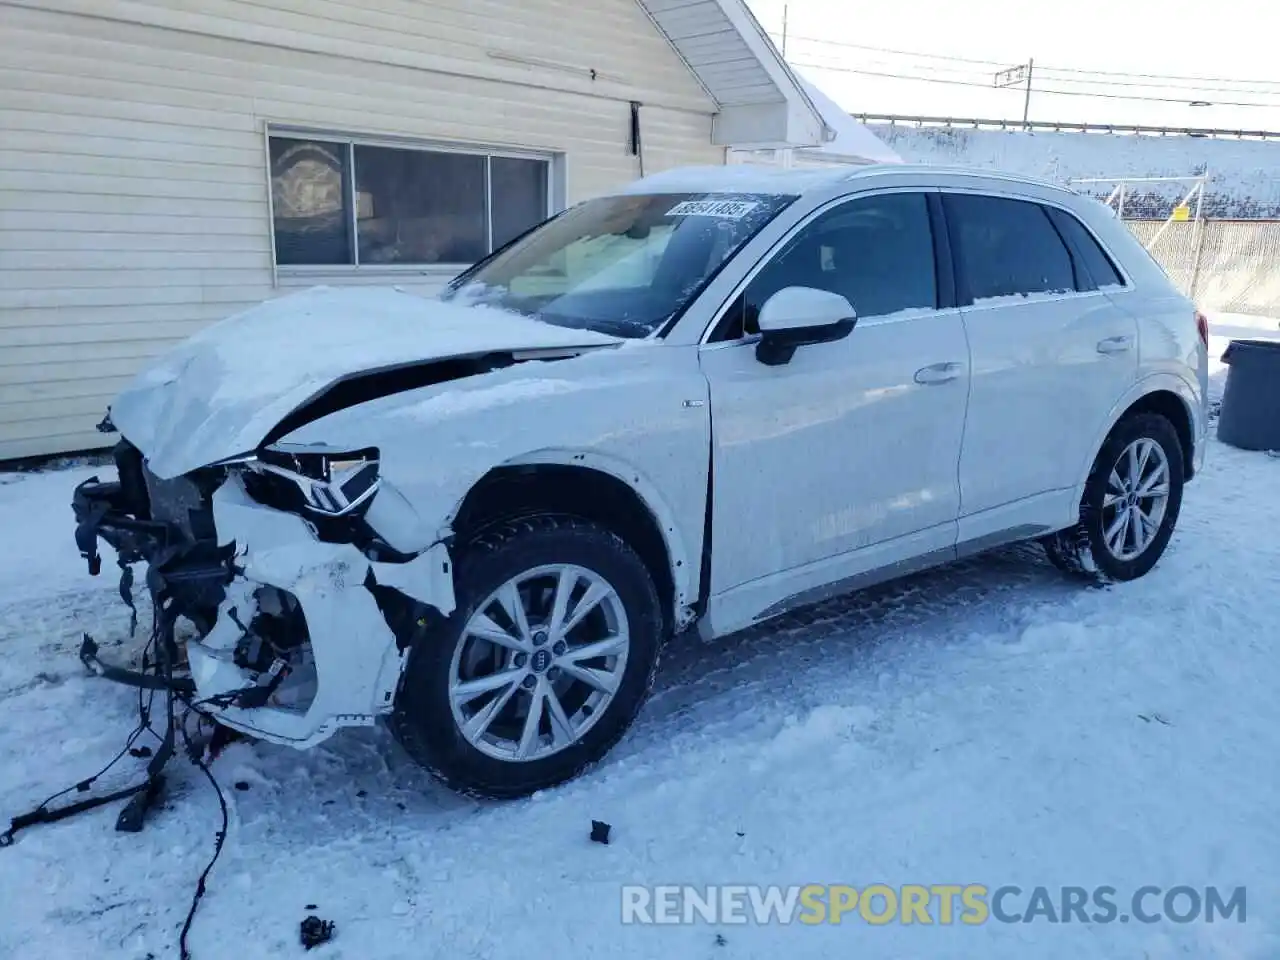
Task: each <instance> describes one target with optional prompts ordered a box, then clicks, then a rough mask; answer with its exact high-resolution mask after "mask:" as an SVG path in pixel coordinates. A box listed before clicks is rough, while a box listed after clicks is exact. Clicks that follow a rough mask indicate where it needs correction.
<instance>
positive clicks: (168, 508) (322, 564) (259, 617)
mask: <svg viewBox="0 0 1280 960" xmlns="http://www.w3.org/2000/svg"><path fill="white" fill-rule="evenodd" d="M114 457H115V461H116V467H117V470H118V474H119V480H118V481H117V482H113V483H102V482H99V481H98V480H97V478H96V477H95V478H92V479H90V480H88V481H86V482H85V483H83V484H81V485H80V486H78V487H77V488H76V490H75V495H74V498H73V509H74V511H75V516H76V543H77V545H78V547H79V549H80V552H81V555H82V556H83V557H84V558H85V560H86V562H87V563H88V566H89V572H90V573H91V574H94V575H97V574H98V573H99V572H100V570H101V565H102V561H101V557H100V554H99V551H98V541H99V540H102V541H103V542H105V543H107V544H109V545H110V546H111V547H112V548H113V549H114V550H115V552H116V554H117V557H118V560H119V563H120V566H121V571H122V578H121V595H122V597H123V599H124V600H125V602H126V603H127V604H129V605H130V607H132V585H133V576H132V567H133V565H135V564H137V563H140V562H145V563H146V565H147V575H146V584H147V588H148V590H149V591H150V593H151V596H152V601H153V604H154V605H155V607H156V610H157V611H163V615H164V616H165V617H166V618H168V619H169V622H170V623H172V622H174V621H176V620H177V619H178V618H181V619H183V620H186V621H188V622H189V623H190V624H191V626H192V628H193V633H194V635H192V631H187V639H186V640H185V644H183V645H182V649H177V643H176V641H174V643H175V649H173V650H170V651H163V652H164V653H166V654H167V656H166V661H167V662H168V663H170V664H171V665H173V664H176V665H182V667H183V669H184V673H185V675H182V674H175V673H173V672H171V673H170V675H169V676H168V677H167V678H166V679H165V680H164V681H163V685H164V686H167V687H168V688H169V689H171V690H173V691H174V692H175V693H177V694H178V695H180V696H182V697H184V698H186V699H189V700H190V701H191V702H192V703H193V704H195V705H197V706H198V707H199V708H200V709H201V710H202V711H203V712H205V713H207V714H209V715H211V716H213V717H214V718H215V719H216V720H218V721H219V722H220V723H223V724H225V725H226V726H228V727H230V728H232V729H235V730H238V731H240V732H243V733H247V734H249V735H251V736H255V737H259V738H262V739H266V740H270V741H272V742H276V743H287V744H290V745H293V746H297V747H306V746H310V745H313V744H315V743H318V742H319V741H321V740H324V739H325V738H327V737H329V736H330V735H332V734H333V733H334V732H335V731H336V730H337V729H339V728H340V727H344V726H367V725H371V724H372V723H374V722H375V719H376V718H377V716H378V715H380V714H385V713H387V712H389V711H390V710H391V708H392V706H393V700H394V697H395V691H396V687H397V685H398V683H399V679H400V673H401V669H402V665H403V660H404V655H405V653H406V651H407V649H408V648H409V646H410V645H411V644H412V643H413V642H414V639H415V637H416V635H417V634H419V633H420V632H422V631H423V630H425V629H427V628H428V627H430V626H431V625H432V623H433V622H434V621H436V620H437V619H439V618H442V617H445V616H447V615H448V614H449V613H450V612H452V610H453V605H454V597H453V578H452V569H451V562H450V558H449V554H448V549H447V547H446V545H445V544H444V543H443V542H442V541H440V540H438V539H435V541H434V542H432V540H433V538H432V537H430V536H426V535H425V534H424V533H423V531H422V527H421V523H420V521H419V518H418V517H417V515H416V513H415V512H414V511H413V509H412V508H411V507H410V506H409V504H408V503H407V502H406V501H405V500H404V498H403V497H401V496H400V495H399V493H398V492H397V491H396V490H395V489H394V488H393V487H391V486H390V485H389V484H387V483H386V482H385V481H384V480H383V478H382V477H381V476H380V475H379V461H378V454H377V451H376V450H361V451H355V452H344V451H328V450H324V449H321V448H316V447H306V448H297V449H285V448H282V447H281V446H280V445H277V446H274V447H272V448H269V449H265V450H260V451H258V452H257V453H255V454H252V455H249V456H243V457H237V458H234V459H232V460H228V461H224V462H221V463H217V464H213V465H211V466H207V467H203V468H200V469H199V470H196V471H193V472H191V473H189V474H186V475H184V476H181V477H176V478H173V479H163V478H160V477H158V476H156V475H155V474H154V473H153V472H152V471H151V470H150V469H149V467H148V465H147V462H146V460H145V458H144V457H143V455H142V453H141V452H140V451H138V450H137V449H136V448H135V447H133V446H132V445H131V444H130V443H129V442H128V441H127V440H126V441H121V442H120V443H119V444H118V445H117V446H116V448H115V451H114ZM422 543H430V544H431V545H430V546H428V547H426V548H425V549H422V548H421V544H422ZM169 634H170V636H172V635H173V631H169ZM86 663H90V658H88V657H86ZM91 665H93V666H95V669H97V670H98V672H100V673H102V674H103V675H104V676H106V677H107V678H108V679H113V680H119V681H121V682H125V683H131V684H133V685H136V686H151V687H154V686H156V685H157V682H156V681H155V678H149V677H146V676H144V675H143V674H131V673H129V672H128V671H125V670H122V669H120V668H116V667H107V666H105V665H101V664H99V663H98V662H97V661H96V656H95V657H93V658H92V663H91Z"/></svg>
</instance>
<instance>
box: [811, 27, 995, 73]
mask: <svg viewBox="0 0 1280 960" xmlns="http://www.w3.org/2000/svg"><path fill="white" fill-rule="evenodd" d="M787 39H788V40H799V41H801V42H802V43H820V44H823V45H825V46H830V47H847V48H848V49H850V50H871V51H874V52H876V53H891V54H895V55H897V56H903V57H920V58H922V59H925V60H947V61H950V62H951V63H973V64H978V65H979V66H983V67H1007V66H1009V64H1007V63H1005V62H1004V61H1002V60H971V59H969V58H968V57H950V56H946V55H944V54H941V53H914V52H912V51H910V50H891V49H889V48H888V47H874V46H868V45H866V44H861V43H845V42H844V41H843V40H824V39H822V38H821V37H797V36H796V35H795V34H789V35H788V37H787Z"/></svg>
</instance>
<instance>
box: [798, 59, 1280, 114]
mask: <svg viewBox="0 0 1280 960" xmlns="http://www.w3.org/2000/svg"><path fill="white" fill-rule="evenodd" d="M796 66H797V67H803V68H806V69H811V70H831V71H834V72H836V73H855V74H859V75H861V76H865V77H884V78H886V79H890V80H914V81H916V82H919V83H943V84H947V85H949V86H956V87H981V88H983V89H984V90H992V89H996V90H1000V89H1006V90H1018V92H1022V91H1021V90H1020V89H1019V88H1014V87H993V86H992V85H991V84H989V83H978V82H976V81H972V80H950V79H947V78H945V77H920V76H912V75H910V74H905V73H888V72H881V71H877V70H859V69H857V68H856V67H837V66H832V65H830V64H821V63H796ZM1031 92H1032V93H1043V94H1052V95H1056V96H1063V97H1095V98H1098V99H1103V100H1138V101H1145V102H1150V103H1181V104H1186V103H1189V102H1190V100H1191V98H1189V97H1152V96H1140V95H1138V94H1132V93H1097V92H1093V91H1090V90H1061V89H1054V88H1051V87H1036V86H1032V88H1031ZM1259 92H1260V91H1259ZM1212 105H1213V106H1218V107H1271V108H1273V109H1275V108H1280V102H1276V103H1257V102H1245V101H1234V100H1215V101H1213V104H1212Z"/></svg>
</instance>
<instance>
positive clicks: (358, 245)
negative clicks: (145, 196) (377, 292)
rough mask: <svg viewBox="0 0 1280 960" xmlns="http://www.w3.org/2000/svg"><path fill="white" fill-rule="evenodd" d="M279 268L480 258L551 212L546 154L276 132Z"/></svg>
mask: <svg viewBox="0 0 1280 960" xmlns="http://www.w3.org/2000/svg"><path fill="white" fill-rule="evenodd" d="M270 155H271V201H272V210H273V215H274V224H273V226H274V234H275V250H276V263H277V264H279V265H281V266H294V265H299V266H303V265H311V266H344V265H345V266H359V265H368V264H421V265H429V264H467V263H473V262H475V261H477V260H479V259H481V258H483V257H485V256H486V255H488V254H489V253H490V252H491V251H493V250H496V249H497V248H499V247H501V246H503V245H504V244H505V243H507V242H508V241H509V240H512V239H514V238H515V237H517V236H519V235H520V234H522V233H524V232H525V231H526V230H528V229H529V228H530V227H533V226H536V225H537V224H539V223H541V222H542V221H543V220H545V219H546V218H547V215H548V213H549V190H548V185H549V181H550V173H551V164H550V161H549V160H546V159H540V158H529V157H512V156H499V155H492V154H486V153H475V152H470V153H468V152H455V151H443V150H425V149H423V150H419V149H412V148H405V147H392V146H379V145H373V144H364V143H356V142H354V141H343V140H327V139H299V138H292V137H275V136H273V137H271V138H270Z"/></svg>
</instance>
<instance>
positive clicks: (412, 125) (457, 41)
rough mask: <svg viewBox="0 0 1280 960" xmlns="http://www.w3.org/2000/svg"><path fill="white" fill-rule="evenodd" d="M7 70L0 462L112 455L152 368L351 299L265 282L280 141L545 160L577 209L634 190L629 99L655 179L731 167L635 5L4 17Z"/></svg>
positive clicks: (93, 2)
mask: <svg viewBox="0 0 1280 960" xmlns="http://www.w3.org/2000/svg"><path fill="white" fill-rule="evenodd" d="M0 50H3V51H4V56H3V57H0V460H4V459H9V458H15V457H24V456H32V455H40V454H48V453H57V452H62V451H68V450H79V449H88V448H93V447H98V446H102V445H103V443H104V440H105V441H106V442H109V441H110V438H104V437H103V435H101V434H98V433H96V432H95V431H94V429H93V426H94V424H95V423H96V422H97V421H98V420H99V419H100V417H101V414H102V412H103V410H104V408H105V406H106V404H107V403H108V402H109V400H110V398H111V397H112V396H113V395H114V394H115V393H116V392H117V391H118V390H119V389H120V387H122V386H123V385H124V384H125V383H126V382H127V381H128V378H129V377H130V376H131V375H132V374H133V373H134V372H136V370H137V369H138V368H139V366H141V365H142V364H143V363H144V362H145V361H146V360H147V359H148V358H151V357H154V356H156V355H157V354H159V353H161V352H163V351H164V350H165V349H167V348H168V347H170V346H171V345H172V344H174V343H177V342H179V341H180V340H181V339H183V338H185V337H187V336H189V335H190V334H192V333H194V332H196V331H197V330H199V329H200V328H202V327H203V326H205V325H206V324H208V323H210V322H212V321H215V320H217V319H220V318H222V317H225V316H228V315H229V314H231V313H234V312H236V311H237V310H239V309H242V308H244V307H246V306H250V305H252V304H253V303H255V302H257V301H259V300H261V299H263V298H267V297H271V296H276V295H279V294H281V293H287V292H290V290H291V289H292V288H294V287H296V286H297V285H299V284H306V283H311V282H324V283H348V282H357V278H356V276H354V275H353V274H352V273H351V272H349V271H344V270H341V269H335V270H326V271H319V272H312V273H308V272H307V271H297V270H295V271H292V272H289V271H285V270H283V269H282V271H281V278H280V281H279V283H278V284H277V283H275V282H273V272H272V268H271V263H272V255H271V239H270V237H271V224H270V216H269V205H268V184H267V172H266V150H265V140H264V135H265V134H264V131H265V129H266V126H267V125H268V124H278V125H288V126H291V127H303V128H310V129H314V130H316V131H326V132H330V133H333V134H338V135H362V136H369V137H375V138H377V137H400V138H409V139H412V140H415V141H417V140H421V141H425V142H434V143H462V144H469V145H475V146H477V147H492V148H499V149H500V148H504V147H505V148H508V149H520V150H532V151H537V152H540V153H546V154H549V155H554V156H555V158H556V162H557V165H558V172H559V176H560V177H562V178H563V183H564V185H565V198H566V199H567V200H568V201H569V202H574V201H576V200H579V199H582V198H585V197H587V196H590V195H592V194H594V193H598V192H600V191H601V190H605V189H608V188H611V187H613V186H616V185H617V184H619V183H623V182H626V181H628V180H630V179H632V178H634V177H635V176H636V175H637V174H638V172H639V168H638V164H637V160H636V158H635V157H632V156H630V155H629V154H628V152H627V140H628V135H629V126H630V108H629V101H631V100H636V101H639V102H641V103H642V104H643V105H644V106H643V107H642V124H643V138H644V147H645V157H644V160H645V169H646V172H652V171H655V170H659V169H663V168H666V167H670V166H677V165H682V164H689V163H722V162H723V159H724V151H723V149H721V148H715V147H713V146H711V126H712V114H713V112H714V110H715V107H714V105H713V103H712V102H711V100H710V98H709V96H708V95H707V94H706V93H705V92H704V91H703V89H702V87H701V86H700V85H699V83H698V81H697V79H696V78H695V77H694V76H693V74H692V73H691V72H690V71H689V70H688V68H687V67H686V66H685V64H684V63H683V62H682V61H681V60H680V59H679V57H678V56H677V55H676V54H675V52H674V51H673V50H672V49H671V47H670V45H669V44H668V43H667V42H666V40H665V39H664V38H663V37H662V36H661V35H660V34H659V33H658V31H657V30H656V29H655V28H654V27H653V25H652V23H651V22H650V21H649V19H648V17H647V16H646V15H645V13H644V11H643V10H642V9H641V8H640V6H639V5H638V4H637V3H636V2H635V0H593V2H592V3H589V4H580V3H577V2H568V0H432V2H430V3H428V2H425V0H188V2H185V3H183V4H181V5H176V4H172V3H170V2H168V0H113V2H111V3H110V4H103V3H101V2H100V0H0ZM593 69H594V70H595V71H596V77H595V79H592V77H591V71H592V70H593ZM299 274H301V276H299ZM441 279H442V277H441V276H440V275H439V272H438V271H437V272H436V273H435V274H426V275H424V274H420V273H415V272H413V271H408V272H391V271H383V272H379V271H377V270H373V269H366V268H361V272H360V274H359V277H358V282H374V283H396V284H399V285H409V286H420V287H421V288H423V289H431V288H433V287H435V286H438V285H439V283H440V282H441Z"/></svg>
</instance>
